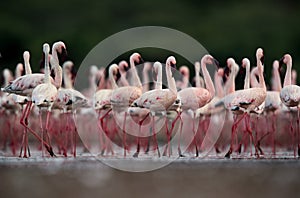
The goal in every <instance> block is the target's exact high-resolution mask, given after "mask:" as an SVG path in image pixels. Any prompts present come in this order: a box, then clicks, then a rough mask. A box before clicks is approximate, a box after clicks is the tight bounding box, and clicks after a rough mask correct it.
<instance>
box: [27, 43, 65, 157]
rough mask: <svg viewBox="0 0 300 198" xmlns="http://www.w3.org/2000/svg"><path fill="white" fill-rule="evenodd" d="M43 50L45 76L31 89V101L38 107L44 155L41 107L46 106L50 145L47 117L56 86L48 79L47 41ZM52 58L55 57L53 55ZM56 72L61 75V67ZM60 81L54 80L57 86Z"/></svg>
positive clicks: (47, 124) (47, 127)
mask: <svg viewBox="0 0 300 198" xmlns="http://www.w3.org/2000/svg"><path fill="white" fill-rule="evenodd" d="M54 47H56V46H54ZM43 51H44V53H45V69H44V71H45V74H44V75H45V78H44V83H41V84H39V85H37V86H36V87H35V88H34V89H33V91H32V96H31V99H32V102H33V103H34V104H35V105H36V106H37V107H38V108H39V109H40V124H41V130H42V137H41V138H42V155H43V156H44V152H43V146H44V144H43V141H44V129H43V124H42V113H41V108H42V107H46V108H47V118H46V131H45V134H46V136H47V139H48V144H49V146H50V147H51V144H50V138H49V135H48V129H49V118H50V112H51V108H52V105H53V103H54V101H55V100H56V97H57V87H56V86H54V85H53V84H52V83H51V81H50V68H49V51H50V47H49V45H48V44H47V43H45V44H44V45H43ZM53 51H54V50H53ZM53 58H55V56H53ZM59 67H60V66H59ZM58 72H60V73H57V74H58V75H60V76H61V69H60V70H58ZM60 81H61V80H60ZM60 83H61V82H55V84H56V85H57V86H60V85H59V84H60Z"/></svg>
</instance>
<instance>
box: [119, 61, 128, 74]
mask: <svg viewBox="0 0 300 198" xmlns="http://www.w3.org/2000/svg"><path fill="white" fill-rule="evenodd" d="M119 69H120V71H121V72H122V73H125V72H127V71H128V70H129V65H128V63H127V62H126V61H124V60H122V61H121V62H120V63H119Z"/></svg>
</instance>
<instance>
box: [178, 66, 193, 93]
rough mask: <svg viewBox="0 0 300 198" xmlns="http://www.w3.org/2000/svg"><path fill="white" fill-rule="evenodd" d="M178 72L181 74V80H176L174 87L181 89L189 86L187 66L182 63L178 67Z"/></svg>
mask: <svg viewBox="0 0 300 198" xmlns="http://www.w3.org/2000/svg"><path fill="white" fill-rule="evenodd" d="M179 72H180V74H181V75H182V81H177V82H176V87H178V88H179V89H180V90H181V89H185V88H187V87H188V86H189V78H190V70H189V68H188V67H187V66H185V65H183V66H181V67H180V68H179Z"/></svg>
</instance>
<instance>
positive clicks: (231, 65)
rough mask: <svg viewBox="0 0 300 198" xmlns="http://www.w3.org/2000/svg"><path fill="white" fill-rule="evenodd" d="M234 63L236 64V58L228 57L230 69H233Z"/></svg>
mask: <svg viewBox="0 0 300 198" xmlns="http://www.w3.org/2000/svg"><path fill="white" fill-rule="evenodd" d="M234 65H235V61H234V59H233V58H228V59H227V67H228V68H229V69H231V68H232V67H233V66H234Z"/></svg>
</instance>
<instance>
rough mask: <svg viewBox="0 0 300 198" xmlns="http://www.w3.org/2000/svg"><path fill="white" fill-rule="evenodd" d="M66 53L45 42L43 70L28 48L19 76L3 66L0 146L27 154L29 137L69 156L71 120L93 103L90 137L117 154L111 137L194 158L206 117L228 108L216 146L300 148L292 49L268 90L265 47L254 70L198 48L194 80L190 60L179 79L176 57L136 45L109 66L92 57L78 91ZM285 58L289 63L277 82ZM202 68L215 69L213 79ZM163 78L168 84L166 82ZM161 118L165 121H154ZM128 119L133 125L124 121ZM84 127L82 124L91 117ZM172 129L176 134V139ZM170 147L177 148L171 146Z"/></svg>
mask: <svg viewBox="0 0 300 198" xmlns="http://www.w3.org/2000/svg"><path fill="white" fill-rule="evenodd" d="M65 52H66V46H65V44H64V43H63V42H62V41H59V42H56V43H54V44H53V46H52V50H51V53H50V46H49V44H47V43H45V44H44V45H43V54H44V58H43V59H44V60H43V61H42V64H43V68H41V71H40V73H32V71H31V67H30V63H29V59H30V54H29V52H28V51H25V52H24V54H23V58H24V66H23V64H22V63H19V64H18V65H17V67H16V72H15V77H13V75H12V72H11V71H10V70H8V69H4V70H3V76H4V80H5V82H4V85H3V86H2V88H1V93H0V94H1V98H0V110H1V120H0V122H1V126H2V130H1V132H0V140H1V144H2V146H3V149H4V150H6V152H2V155H4V156H11V153H12V154H13V156H15V155H19V157H24V158H27V157H30V155H31V153H30V147H29V143H30V144H33V146H34V147H36V149H39V150H41V154H42V156H44V155H46V156H56V155H60V156H61V155H63V156H65V157H67V155H68V154H72V155H73V156H74V157H75V156H76V150H78V148H76V144H77V143H78V142H79V141H78V138H77V136H78V124H77V119H81V118H82V117H81V118H80V115H82V114H86V113H87V112H89V113H90V114H91V115H93V116H94V117H95V118H96V120H97V125H96V126H97V131H98V138H96V139H95V140H94V141H99V143H100V144H99V145H100V148H99V149H100V150H99V155H103V156H107V155H112V156H113V155H116V151H115V150H114V149H115V147H114V146H113V144H112V142H113V143H116V144H117V145H118V147H119V148H120V149H119V150H121V154H120V152H119V154H120V155H124V157H125V156H127V155H130V156H133V157H139V155H140V154H141V153H142V154H143V155H144V154H148V155H152V156H158V157H160V156H161V155H164V156H179V157H185V156H196V157H197V156H198V155H199V153H201V152H202V150H203V149H204V148H203V147H204V145H203V144H202V143H203V140H204V137H205V136H206V135H207V133H210V132H209V130H208V128H209V125H218V124H220V123H221V122H220V120H219V119H218V116H220V115H221V113H224V112H226V116H225V120H224V126H223V128H222V131H221V132H220V134H219V137H218V139H217V141H216V142H215V143H214V149H213V151H212V152H213V153H215V155H219V154H220V155H221V154H222V156H225V157H226V158H230V157H236V156H238V157H239V156H246V157H251V156H253V157H257V158H258V157H266V156H269V157H276V156H278V155H279V156H280V155H282V153H284V154H285V155H290V156H291V157H295V158H296V157H298V156H300V135H299V130H300V129H299V110H298V106H299V102H300V87H299V86H297V85H296V72H295V71H294V70H292V57H291V56H290V55H289V54H285V55H284V56H283V57H282V58H281V59H280V60H279V61H278V60H275V61H274V62H273V68H272V69H273V70H272V79H271V82H270V85H271V86H270V87H272V91H269V90H267V86H266V82H265V79H264V53H263V49H261V48H258V49H257V51H256V63H255V64H254V65H255V66H254V67H253V68H252V70H251V66H250V61H249V59H248V58H244V59H243V60H242V64H241V65H240V66H239V65H238V64H237V63H236V62H235V60H234V59H233V58H228V59H227V63H226V66H225V67H221V66H220V65H219V63H218V62H217V61H216V59H215V58H214V57H212V56H211V55H208V54H207V55H204V56H203V57H202V59H201V60H200V62H196V63H195V78H194V80H195V86H194V87H192V86H190V83H189V78H190V76H189V69H188V67H186V66H181V67H180V68H179V71H178V72H180V74H181V77H180V79H179V80H178V79H176V80H175V78H174V72H176V71H177V70H176V59H175V57H174V56H170V57H168V58H167V59H166V62H165V65H163V64H162V63H160V62H155V63H154V64H151V63H149V62H145V63H144V62H143V59H142V56H141V55H140V54H139V53H133V54H132V55H131V56H130V58H129V64H128V62H127V61H121V62H120V63H119V64H112V65H110V66H109V67H107V68H105V69H98V68H97V67H96V66H91V67H90V69H89V72H90V74H89V80H90V84H91V85H90V87H89V88H87V89H86V90H84V91H82V92H79V91H77V90H75V89H74V80H75V77H76V74H75V72H74V71H75V70H74V66H73V64H72V62H71V61H65V62H62V61H61V60H60V57H61V55H63V54H65ZM137 65H142V66H143V72H142V73H143V82H146V81H145V79H147V78H149V76H148V73H151V74H153V79H154V80H153V81H154V83H151V84H148V83H142V82H141V79H140V76H139V72H138V70H137V67H136V66H137ZM283 65H286V71H285V77H284V80H283V86H282V81H281V78H280V72H282V69H281V68H282V66H283ZM208 67H210V69H211V68H213V69H214V70H215V73H214V76H213V79H212V78H211V76H210V74H209V72H208ZM163 69H165V72H163ZM24 70H25V74H23V73H24ZM241 72H244V74H245V79H243V80H244V89H241V90H236V89H235V79H236V78H240V74H241ZM140 73H141V72H140ZM200 73H201V74H202V75H200ZM165 77H166V82H167V83H165V84H166V85H163V78H165ZM213 81H214V82H213ZM148 82H149V80H148ZM79 83H80V82H79ZM78 116H79V117H78ZM129 118H130V119H129ZM161 120H163V124H162V127H158V123H159V122H160V123H161ZM117 122H118V123H121V124H117ZM130 122H134V123H135V125H136V126H138V127H136V128H132V127H130ZM81 124H82V122H81ZM86 125H88V122H86ZM85 128H86V130H87V133H88V130H89V129H88V126H86V127H85ZM175 134H177V135H178V136H179V138H178V141H176V142H175V143H174V142H173V141H172V139H173V138H174V136H175ZM29 137H30V138H29ZM33 139H35V140H36V141H38V142H39V144H36V141H33ZM34 143H35V144H34ZM183 145H184V146H183ZM33 146H31V147H33ZM174 147H177V149H178V150H177V152H174V151H173V150H174V149H173V150H172V148H174ZM183 147H185V148H183ZM17 149H20V152H17ZM161 152H162V154H161ZM8 153H10V154H8Z"/></svg>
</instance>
